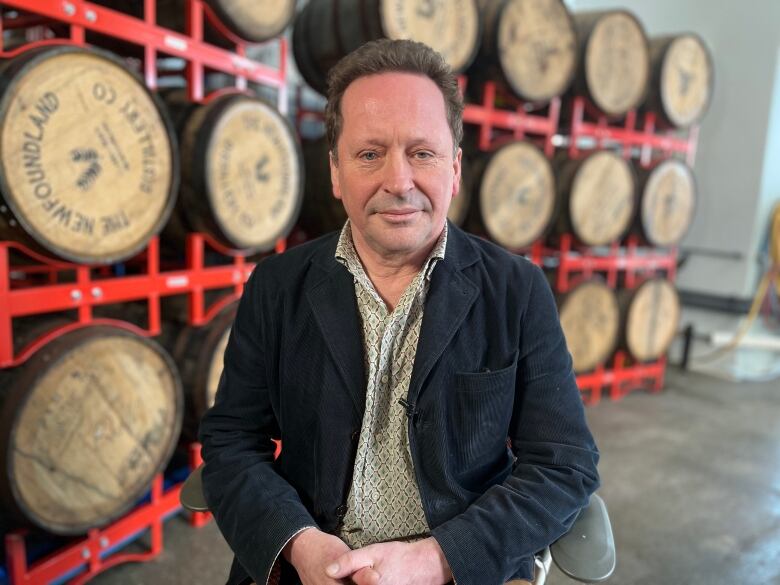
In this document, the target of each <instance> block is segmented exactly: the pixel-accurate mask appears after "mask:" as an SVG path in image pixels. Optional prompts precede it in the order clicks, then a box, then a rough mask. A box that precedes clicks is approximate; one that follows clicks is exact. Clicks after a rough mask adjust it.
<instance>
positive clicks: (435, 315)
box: [306, 223, 480, 420]
mask: <svg viewBox="0 0 780 585" xmlns="http://www.w3.org/2000/svg"><path fill="white" fill-rule="evenodd" d="M448 229H449V231H448V235H447V248H446V253H445V256H444V259H443V260H440V261H439V263H438V264H437V266H436V269H435V270H434V271H433V274H432V276H431V283H430V288H429V289H428V295H427V297H426V301H425V312H424V314H423V321H422V325H421V329H420V340H419V342H418V345H417V354H416V357H415V361H414V367H413V369H412V380H411V384H410V386H409V397H408V399H407V400H408V402H409V403H410V404H414V403H415V402H416V400H417V395H418V394H419V391H420V389H421V387H422V384H423V382H424V380H425V378H426V377H427V376H428V374H429V373H430V371H431V369H432V368H433V366H434V364H435V363H436V361H438V359H439V357H440V356H441V354H442V352H443V351H444V349H445V348H446V346H447V345H448V344H449V342H450V340H451V339H452V337H453V336H454V335H455V333H456V332H457V330H458V329H459V328H460V326H461V324H462V323H463V320H464V319H465V318H466V315H467V314H468V312H469V309H470V308H471V306H472V305H473V304H474V301H475V300H476V299H477V297H478V296H479V292H480V289H479V287H478V286H477V284H475V283H474V282H472V281H471V280H470V279H468V278H467V277H466V276H465V275H464V274H463V273H462V271H463V269H465V268H467V267H468V266H471V265H473V264H475V263H477V262H478V261H479V254H478V252H477V250H476V248H475V246H474V244H473V243H472V242H471V241H470V240H469V237H468V236H467V235H466V234H465V233H464V232H463V231H462V230H461V229H459V228H458V227H457V226H455V225H453V224H452V223H450V224H449V225H448ZM338 236H339V234H338V232H335V233H333V234H331V235H329V236H326V237H325V238H324V239H323V242H322V245H320V246H319V249H318V250H317V251H316V252H315V253H314V254H313V256H312V259H311V262H312V264H313V265H315V266H316V267H317V268H318V272H319V273H318V274H315V275H314V278H313V279H312V280H311V284H310V285H309V286H308V287H307V291H306V296H307V298H308V301H309V304H310V306H311V308H312V312H313V314H314V318H315V319H316V321H317V324H318V325H319V327H320V329H321V332H322V336H323V339H324V340H325V344H326V346H327V348H328V351H329V352H330V354H331V357H332V358H333V360H334V362H335V364H336V367H337V368H338V370H339V372H340V373H341V375H342V377H343V379H344V383H345V387H346V390H347V393H348V394H349V395H350V397H351V399H352V402H353V404H354V406H355V409H356V411H357V413H358V414H359V416H360V419H361V420H362V417H363V411H364V409H365V387H366V379H365V366H364V356H363V342H362V334H361V328H360V313H359V310H358V306H357V301H356V299H355V289H354V282H353V278H352V275H351V274H350V273H349V271H348V270H347V268H346V267H345V266H344V265H343V264H341V263H340V262H338V261H337V260H336V259H335V252H336V246H337V244H338Z"/></svg>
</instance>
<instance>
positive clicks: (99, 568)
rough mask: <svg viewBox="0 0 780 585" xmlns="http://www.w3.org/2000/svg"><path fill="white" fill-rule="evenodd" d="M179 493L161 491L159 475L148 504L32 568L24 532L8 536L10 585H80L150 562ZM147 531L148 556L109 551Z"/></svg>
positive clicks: (159, 549)
mask: <svg viewBox="0 0 780 585" xmlns="http://www.w3.org/2000/svg"><path fill="white" fill-rule="evenodd" d="M179 491H181V485H176V486H173V487H172V488H170V489H168V490H167V491H163V479H162V476H161V475H158V476H157V477H156V478H155V479H154V481H153V482H152V486H151V494H150V501H149V502H148V503H146V504H142V505H140V506H138V507H137V508H135V509H134V510H133V511H132V512H130V513H129V514H127V515H126V516H124V517H123V518H122V519H120V520H118V521H116V522H114V523H112V524H111V525H109V526H107V527H106V528H103V529H95V530H90V531H89V533H88V534H87V536H86V538H83V539H80V540H78V541H76V542H74V543H73V544H71V545H69V546H67V547H65V548H63V549H60V550H57V551H55V552H54V553H52V554H51V555H49V556H48V557H45V558H43V559H41V560H40V561H37V562H35V563H33V564H32V565H28V562H27V548H26V542H25V537H26V532H24V531H21V532H13V533H10V534H7V535H6V536H5V549H6V559H7V566H8V576H9V578H10V583H11V585H44V584H47V583H50V582H51V581H55V580H58V579H62V578H63V577H66V576H68V575H72V574H74V573H78V575H77V576H76V577H74V578H73V580H72V581H70V583H71V585H82V584H83V583H86V582H87V581H89V580H90V579H91V578H92V577H94V576H95V575H97V574H98V573H101V572H103V571H105V570H106V569H109V568H111V567H114V566H116V565H119V564H121V563H128V562H145V561H149V560H152V559H153V558H155V557H156V556H158V555H159V554H160V553H161V552H162V549H163V521H164V520H165V519H166V518H167V517H168V516H170V515H172V514H175V513H177V512H178V511H179V510H180V509H181V505H180V504H179ZM146 530H149V532H150V536H151V546H150V548H149V550H148V551H147V552H144V553H113V552H112V549H114V548H117V547H120V546H122V545H123V544H124V543H126V542H128V541H130V540H134V539H135V538H138V537H140V536H141V535H142V534H143V533H144V532H145V531H146Z"/></svg>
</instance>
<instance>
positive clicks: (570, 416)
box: [432, 267, 599, 585]
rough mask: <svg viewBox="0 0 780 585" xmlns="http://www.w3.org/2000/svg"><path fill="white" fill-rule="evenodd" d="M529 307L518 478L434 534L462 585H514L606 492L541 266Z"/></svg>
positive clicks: (516, 440)
mask: <svg viewBox="0 0 780 585" xmlns="http://www.w3.org/2000/svg"><path fill="white" fill-rule="evenodd" d="M526 307H527V310H526V312H525V316H524V317H523V323H522V332H521V335H520V339H519V353H518V363H517V382H516V388H515V403H514V409H513V414H512V418H511V424H510V429H509V433H508V436H509V438H510V439H511V443H512V451H513V453H514V455H515V457H516V461H515V464H514V467H513V470H512V473H511V474H510V475H509V476H508V477H507V478H506V479H505V480H504V481H503V482H502V483H500V484H497V485H494V486H492V487H491V488H490V489H488V491H487V492H485V493H484V494H483V495H482V496H480V497H479V498H478V499H477V500H475V501H474V502H473V503H472V504H471V505H470V506H469V507H468V508H467V509H466V510H465V512H463V513H462V514H460V515H458V516H455V517H454V518H452V519H450V520H448V521H446V522H444V523H443V524H441V525H440V526H438V527H436V528H435V529H434V530H433V531H432V534H433V536H434V537H435V538H436V540H437V541H438V543H439V545H440V546H441V547H442V550H443V551H444V554H445V556H446V557H447V561H448V562H449V564H450V567H451V569H452V572H453V575H454V577H455V579H456V581H457V583H458V585H471V584H475V585H476V584H480V585H484V584H492V583H496V584H498V583H504V582H506V581H507V580H509V579H510V578H511V577H512V576H514V575H515V574H516V573H517V572H518V569H519V568H520V567H522V566H523V564H524V560H527V559H528V557H530V556H532V555H533V554H535V553H536V552H538V551H540V550H542V549H544V548H545V547H547V546H549V545H550V544H551V543H553V542H555V541H556V540H557V539H558V538H560V537H561V536H562V535H563V534H565V533H566V532H567V531H568V530H569V528H570V527H571V525H572V523H573V522H574V519H575V518H576V515H577V513H578V511H579V510H580V509H581V508H582V507H584V506H585V505H586V504H587V503H588V499H589V497H590V494H591V493H593V492H594V491H595V490H596V488H597V487H598V485H599V478H598V472H597V469H596V465H597V463H598V451H597V449H596V445H595V443H594V441H593V437H592V436H591V433H590V431H589V430H588V427H587V424H586V421H585V414H584V409H583V405H582V399H581V397H580V392H579V390H578V388H577V384H576V381H575V378H574V373H573V371H572V362H571V356H570V355H569V352H568V350H567V348H566V342H565V339H564V337H563V331H562V329H561V326H560V322H559V319H558V313H557V309H556V306H555V301H554V299H553V295H552V292H551V290H550V287H549V285H548V284H547V281H546V279H545V277H544V275H543V273H542V271H541V270H540V269H539V268H537V267H533V275H532V283H531V286H530V292H529V299H528V303H527V305H526ZM526 566H527V564H526ZM529 577H530V575H526V576H525V578H529Z"/></svg>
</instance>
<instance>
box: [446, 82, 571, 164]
mask: <svg viewBox="0 0 780 585" xmlns="http://www.w3.org/2000/svg"><path fill="white" fill-rule="evenodd" d="M458 81H459V85H460V88H461V92H464V91H465V87H466V83H467V80H466V78H465V77H460V78H459V80H458ZM497 93H498V87H497V85H496V83H495V82H493V81H488V82H486V83H485V85H484V87H483V89H482V103H481V104H466V105H465V106H464V108H463V122H464V123H466V124H474V125H476V126H479V127H480V130H479V143H478V147H479V149H480V150H485V151H486V150H491V149H492V148H493V147H494V146H495V145H496V140H495V138H494V136H493V132H494V130H503V131H508V132H511V133H512V138H514V139H515V140H520V139H523V138H525V137H526V135H527V134H532V135H536V136H539V137H541V138H543V139H544V152H545V154H546V155H547V156H552V155H553V153H554V151H555V145H554V143H553V137H554V136H555V134H556V132H557V131H558V121H559V117H560V110H561V100H560V98H554V99H553V100H552V101H551V102H550V104H549V106H548V108H547V114H546V115H540V114H531V113H528V112H526V107H527V104H526V103H525V102H522V101H520V100H512V101H513V103H514V104H515V109H513V110H510V109H507V108H502V107H496V97H497Z"/></svg>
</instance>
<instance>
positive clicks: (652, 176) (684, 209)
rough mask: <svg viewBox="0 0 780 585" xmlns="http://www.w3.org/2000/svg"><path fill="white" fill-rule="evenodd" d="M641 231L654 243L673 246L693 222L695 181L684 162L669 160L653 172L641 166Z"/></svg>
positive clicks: (639, 172) (650, 242) (646, 238)
mask: <svg viewBox="0 0 780 585" xmlns="http://www.w3.org/2000/svg"><path fill="white" fill-rule="evenodd" d="M638 174H639V193H640V195H639V198H640V202H639V213H638V214H637V224H638V228H639V231H640V233H641V234H642V236H643V237H644V239H645V241H647V242H648V243H649V244H650V245H652V246H661V247H665V246H674V245H676V244H678V243H679V242H680V240H682V238H683V236H685V234H686V233H687V232H688V228H690V226H691V223H692V222H693V214H694V211H695V209H696V180H695V178H694V176H693V171H692V170H691V168H690V167H689V166H688V165H686V164H685V163H684V162H682V161H680V160H677V159H667V160H665V161H663V162H662V163H660V164H659V165H657V166H656V167H654V168H653V169H652V170H650V171H646V170H642V169H640V170H639V171H638Z"/></svg>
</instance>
